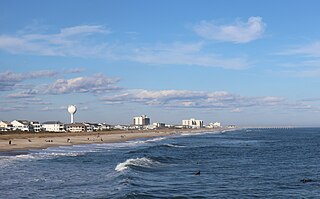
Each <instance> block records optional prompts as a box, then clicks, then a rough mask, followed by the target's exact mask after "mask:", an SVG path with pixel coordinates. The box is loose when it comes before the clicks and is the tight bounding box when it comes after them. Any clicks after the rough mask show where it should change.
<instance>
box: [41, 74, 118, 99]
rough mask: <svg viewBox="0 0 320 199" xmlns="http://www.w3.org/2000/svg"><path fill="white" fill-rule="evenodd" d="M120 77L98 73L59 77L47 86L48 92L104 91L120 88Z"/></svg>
mask: <svg viewBox="0 0 320 199" xmlns="http://www.w3.org/2000/svg"><path fill="white" fill-rule="evenodd" d="M118 81H119V80H118V79H113V78H109V77H106V76H104V75H102V74H97V75H94V76H92V77H76V78H72V79H58V80H56V81H55V82H54V83H52V84H50V85H48V86H46V88H45V89H44V90H45V91H44V93H46V94H67V93H104V92H108V91H111V90H118V89H119V87H117V86H116V85H115V84H116V83H117V82H118Z"/></svg>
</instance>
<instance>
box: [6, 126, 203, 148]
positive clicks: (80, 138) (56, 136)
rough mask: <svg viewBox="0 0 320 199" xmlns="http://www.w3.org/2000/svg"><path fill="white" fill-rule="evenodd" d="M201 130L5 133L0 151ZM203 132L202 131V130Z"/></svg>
mask: <svg viewBox="0 0 320 199" xmlns="http://www.w3.org/2000/svg"><path fill="white" fill-rule="evenodd" d="M186 131H188V132H191V131H192V132H194V131H197V132H198V131H201V130H190V129H184V130H180V129H179V130H177V129H174V130H173V129H166V130H156V131H155V130H153V131H101V132H82V133H7V134H0V151H15V150H28V149H44V148H48V147H53V146H68V145H69V146H70V145H76V144H93V143H116V142H125V141H127V140H134V139H139V138H151V137H161V136H169V135H173V134H177V133H182V132H186ZM202 131H203V130H202Z"/></svg>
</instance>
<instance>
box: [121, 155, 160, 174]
mask: <svg viewBox="0 0 320 199" xmlns="http://www.w3.org/2000/svg"><path fill="white" fill-rule="evenodd" d="M156 164H160V163H159V162H157V161H154V160H152V159H149V158H146V157H143V158H133V159H127V160H126V161H124V162H121V163H119V164H118V165H117V166H116V168H115V170H116V171H123V170H126V169H128V168H129V166H140V167H149V168H150V167H152V165H156Z"/></svg>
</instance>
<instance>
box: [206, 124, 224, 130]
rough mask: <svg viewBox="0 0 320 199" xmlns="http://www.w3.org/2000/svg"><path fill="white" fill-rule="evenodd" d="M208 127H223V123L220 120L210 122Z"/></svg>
mask: <svg viewBox="0 0 320 199" xmlns="http://www.w3.org/2000/svg"><path fill="white" fill-rule="evenodd" d="M206 127H207V128H210V129H215V128H221V123H220V122H214V123H210V124H209V125H207V126H206Z"/></svg>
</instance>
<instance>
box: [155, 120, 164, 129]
mask: <svg viewBox="0 0 320 199" xmlns="http://www.w3.org/2000/svg"><path fill="white" fill-rule="evenodd" d="M153 125H154V126H155V127H156V128H158V129H163V128H166V124H165V123H161V122H156V123H153Z"/></svg>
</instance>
